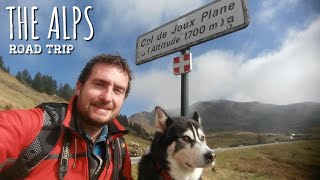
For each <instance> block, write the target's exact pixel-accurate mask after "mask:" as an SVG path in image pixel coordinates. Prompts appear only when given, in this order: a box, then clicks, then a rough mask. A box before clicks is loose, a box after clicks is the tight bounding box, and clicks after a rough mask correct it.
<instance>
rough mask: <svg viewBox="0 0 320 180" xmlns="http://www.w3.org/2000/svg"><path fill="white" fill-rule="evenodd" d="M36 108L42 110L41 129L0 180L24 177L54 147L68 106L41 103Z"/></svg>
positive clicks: (1, 174)
mask: <svg viewBox="0 0 320 180" xmlns="http://www.w3.org/2000/svg"><path fill="white" fill-rule="evenodd" d="M37 108H42V109H43V110H44V117H43V127H42V128H41V130H40V132H39V134H38V135H37V137H36V138H35V139H34V140H33V141H32V143H31V144H30V145H29V146H28V147H26V148H25V149H24V150H23V151H22V152H21V153H20V155H19V156H18V158H17V160H16V161H15V162H14V164H13V165H12V166H10V167H9V168H7V169H5V170H4V171H2V172H1V173H0V179H17V178H24V177H26V176H27V175H28V173H29V172H30V170H32V169H33V168H34V167H35V166H37V165H38V164H39V163H40V162H41V161H42V160H43V159H45V158H46V157H47V156H48V155H49V153H50V152H51V150H52V149H53V148H54V147H55V145H56V143H57V141H58V138H59V136H60V132H61V129H62V122H63V120H64V118H65V114H66V112H67V108H68V104H65V103H42V104H40V105H38V106H37ZM48 137H50V138H48Z"/></svg>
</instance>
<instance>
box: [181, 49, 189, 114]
mask: <svg viewBox="0 0 320 180" xmlns="http://www.w3.org/2000/svg"><path fill="white" fill-rule="evenodd" d="M187 53H189V49H184V50H182V51H181V55H182V56H183V55H185V54H187ZM188 112H189V73H183V74H181V111H180V114H181V116H187V115H188Z"/></svg>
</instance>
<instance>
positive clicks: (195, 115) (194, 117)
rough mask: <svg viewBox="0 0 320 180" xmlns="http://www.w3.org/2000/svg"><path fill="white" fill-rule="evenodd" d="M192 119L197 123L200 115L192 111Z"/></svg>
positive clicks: (199, 120)
mask: <svg viewBox="0 0 320 180" xmlns="http://www.w3.org/2000/svg"><path fill="white" fill-rule="evenodd" d="M192 119H193V120H195V121H197V122H198V123H199V124H201V117H200V114H199V113H198V112H194V114H193V116H192Z"/></svg>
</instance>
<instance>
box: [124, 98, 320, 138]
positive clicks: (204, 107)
mask: <svg viewBox="0 0 320 180" xmlns="http://www.w3.org/2000/svg"><path fill="white" fill-rule="evenodd" d="M195 111H197V112H199V113H200V116H201V118H202V125H203V127H204V129H205V130H206V131H207V132H210V131H251V132H297V131H299V132H303V131H310V130H312V129H315V128H316V129H318V130H319V129H320V128H319V127H320V103H314V102H304V103H296V104H289V105H273V104H263V103H259V102H234V101H228V100H212V101H202V102H197V103H195V104H193V105H191V106H190V107H189V112H190V113H189V116H192V114H193V113H194V112H195ZM167 113H168V114H169V116H177V115H179V112H178V111H177V110H167ZM129 121H131V122H136V123H139V124H141V125H142V126H143V127H145V129H146V130H148V131H150V130H152V128H153V125H154V112H141V113H136V114H134V115H132V116H130V117H129Z"/></svg>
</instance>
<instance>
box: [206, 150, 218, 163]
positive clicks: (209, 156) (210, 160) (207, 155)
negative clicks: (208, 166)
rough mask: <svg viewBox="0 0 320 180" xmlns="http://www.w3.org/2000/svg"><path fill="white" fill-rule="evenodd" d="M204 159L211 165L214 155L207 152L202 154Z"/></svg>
mask: <svg viewBox="0 0 320 180" xmlns="http://www.w3.org/2000/svg"><path fill="white" fill-rule="evenodd" d="M204 158H205V159H206V160H207V162H208V163H212V162H213V161H214V159H215V158H216V155H215V154H214V152H213V151H208V152H207V153H205V154H204Z"/></svg>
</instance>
